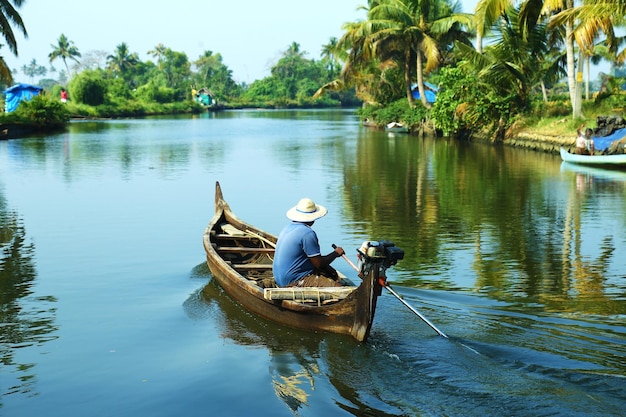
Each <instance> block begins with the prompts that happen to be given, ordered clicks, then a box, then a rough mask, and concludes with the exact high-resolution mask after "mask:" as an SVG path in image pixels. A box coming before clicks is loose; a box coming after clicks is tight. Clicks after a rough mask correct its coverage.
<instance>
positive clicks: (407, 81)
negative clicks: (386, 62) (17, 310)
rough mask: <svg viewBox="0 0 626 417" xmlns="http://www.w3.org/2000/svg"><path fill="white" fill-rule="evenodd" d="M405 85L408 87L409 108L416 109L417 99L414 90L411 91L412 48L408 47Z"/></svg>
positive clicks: (405, 59)
mask: <svg viewBox="0 0 626 417" xmlns="http://www.w3.org/2000/svg"><path fill="white" fill-rule="evenodd" d="M404 83H405V86H406V98H407V100H409V106H411V107H415V99H413V90H411V48H410V47H408V48H407V49H406V52H405V54H404Z"/></svg>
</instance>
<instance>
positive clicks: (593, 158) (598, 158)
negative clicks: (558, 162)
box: [561, 148, 626, 169]
mask: <svg viewBox="0 0 626 417" xmlns="http://www.w3.org/2000/svg"><path fill="white" fill-rule="evenodd" d="M561 159H562V160H563V161H565V162H569V163H572V164H580V165H593V166H601V167H608V168H617V169H620V168H623V169H626V154H621V155H620V154H617V155H578V154H574V153H569V152H568V151H567V150H566V149H564V148H561Z"/></svg>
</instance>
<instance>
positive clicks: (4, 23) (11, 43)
mask: <svg viewBox="0 0 626 417" xmlns="http://www.w3.org/2000/svg"><path fill="white" fill-rule="evenodd" d="M11 3H13V4H14V5H15V7H13V5H12V4H11ZM22 3H24V0H11V1H10V0H0V33H2V36H3V37H4V40H5V41H6V45H7V46H8V47H9V50H10V51H11V52H12V53H13V55H15V56H17V55H18V53H17V41H16V40H15V34H14V33H13V28H12V27H11V26H12V25H14V26H15V27H16V28H17V29H19V30H20V31H21V32H22V34H23V35H24V37H28V33H27V32H26V27H25V26H24V22H23V21H22V17H21V16H20V15H19V13H18V12H17V10H15V8H16V7H18V8H19V7H21V6H22ZM2 46H3V45H1V44H0V48H1V47H2ZM0 81H3V82H5V83H7V84H12V83H13V75H12V74H11V69H10V68H9V67H8V66H7V64H6V62H5V60H4V58H3V57H2V56H0Z"/></svg>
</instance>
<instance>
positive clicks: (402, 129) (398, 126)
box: [385, 122, 409, 133]
mask: <svg viewBox="0 0 626 417" xmlns="http://www.w3.org/2000/svg"><path fill="white" fill-rule="evenodd" d="M385 131H386V132H393V133H409V128H408V127H406V126H405V125H403V124H402V123H398V122H391V123H388V124H387V125H386V126H385Z"/></svg>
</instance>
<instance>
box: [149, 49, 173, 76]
mask: <svg viewBox="0 0 626 417" xmlns="http://www.w3.org/2000/svg"><path fill="white" fill-rule="evenodd" d="M168 49H169V48H167V47H166V46H165V45H163V44H162V43H159V44H158V45H157V46H155V47H154V49H151V50H149V51H148V55H150V56H153V57H155V58H156V60H157V67H158V68H159V71H160V70H161V63H162V62H163V57H164V56H165V53H166V52H167V50H168Z"/></svg>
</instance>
